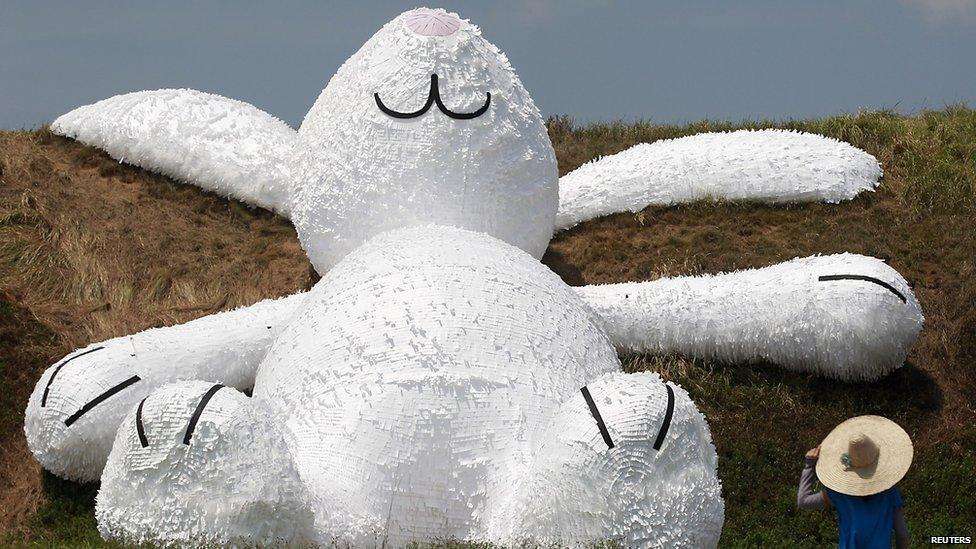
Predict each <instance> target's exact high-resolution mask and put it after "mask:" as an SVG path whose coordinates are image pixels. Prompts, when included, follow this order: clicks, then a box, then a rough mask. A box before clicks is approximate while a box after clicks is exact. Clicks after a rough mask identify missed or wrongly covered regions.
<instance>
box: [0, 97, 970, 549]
mask: <svg viewBox="0 0 976 549" xmlns="http://www.w3.org/2000/svg"><path fill="white" fill-rule="evenodd" d="M760 127H780V128H788V129H795V130H801V131H808V132H815V133H820V134H823V135H828V136H831V137H835V138H838V139H841V140H844V141H848V142H850V143H852V144H853V145H855V146H857V147H860V148H862V149H864V150H867V151H868V152H870V153H871V154H874V155H875V156H876V157H877V158H878V159H879V160H880V161H881V162H882V165H883V167H884V170H885V178H884V182H883V185H882V187H881V188H880V189H879V190H878V192H876V193H871V194H866V195H864V196H862V197H859V198H858V199H857V200H855V201H853V202H850V203H846V204H841V205H835V206H828V205H820V204H809V205H790V206H782V207H770V206H764V205H750V204H741V203H722V204H705V203H697V204H692V205H686V206H680V207H675V208H652V209H648V210H645V211H644V212H641V213H640V214H637V215H631V214H621V215H617V216H612V217H611V218H607V219H603V220H596V221H593V222H590V223H587V224H584V225H583V226H582V227H580V228H578V229H574V230H573V231H569V232H568V233H567V234H563V235H560V236H559V237H558V238H556V239H555V240H554V242H553V245H552V246H551V249H550V252H551V255H550V256H547V257H548V259H547V262H548V264H549V265H550V266H552V267H553V268H554V270H556V271H557V272H559V273H560V275H561V276H563V277H564V278H565V279H566V280H567V281H573V280H575V281H576V282H577V283H584V282H585V283H596V282H615V281H624V280H642V279H647V278H652V277H655V276H661V275H662V274H664V275H672V274H682V273H689V272H690V273H694V272H703V271H716V270H724V269H731V268H740V267H744V266H760V265H765V264H769V263H772V262H776V261H782V260H784V259H788V258H790V257H794V256H796V255H808V254H812V253H834V252H837V251H845V250H849V251H852V252H857V253H865V254H870V255H875V256H878V257H883V258H885V259H886V260H888V261H889V262H890V263H891V264H892V265H893V266H895V267H896V268H897V269H898V270H899V271H900V272H902V274H904V275H905V276H906V278H907V279H908V280H909V281H910V282H911V283H912V284H913V286H914V287H915V291H916V294H917V295H918V296H919V299H920V301H921V303H922V306H923V310H924V311H925V314H926V325H925V328H924V329H923V332H922V336H921V337H920V340H919V343H918V344H917V345H916V347H915V349H914V351H913V352H912V354H911V355H910V357H909V363H908V364H907V365H906V366H905V367H903V368H901V369H899V370H897V371H896V372H895V373H893V374H892V375H891V376H889V377H887V378H885V379H883V380H881V381H878V382H874V383H857V384H846V383H839V382H834V381H830V380H825V379H822V378H818V377H814V376H810V375H806V374H797V373H790V372H786V371H783V370H781V369H779V368H776V367H773V366H751V365H721V364H712V363H705V362H698V361H690V360H687V359H683V358H679V357H663V358H661V357H656V358H655V357H648V356H636V357H626V360H625V368H626V369H627V370H628V371H637V370H644V369H647V370H653V371H658V372H660V373H661V374H662V375H663V376H664V377H665V378H667V379H670V380H673V381H676V382H677V383H679V384H681V385H682V386H683V387H685V388H686V389H687V390H688V391H689V392H690V394H691V396H692V398H693V399H694V400H695V402H696V403H697V405H698V406H699V408H700V409H701V410H702V411H703V413H704V414H705V415H706V418H707V419H708V421H709V425H710V427H711V430H712V434H713V439H714V441H715V445H716V448H717V451H718V455H719V476H720V477H721V479H722V483H723V496H724V498H725V503H726V520H725V526H724V530H723V535H722V542H721V543H722V545H723V546H726V547H745V546H749V547H754V546H773V547H786V546H789V547H797V546H800V547H821V546H825V545H832V544H835V543H836V536H837V534H836V532H837V530H836V528H837V524H836V519H835V517H834V516H833V514H832V513H829V512H813V513H801V512H799V511H797V510H796V508H795V490H796V482H797V480H798V476H799V472H800V468H801V467H802V455H803V453H804V451H805V450H806V449H808V448H809V447H812V446H815V445H816V444H817V443H818V441H819V440H820V439H821V438H822V437H823V436H824V435H825V434H826V433H827V432H828V431H829V429H830V428H831V427H832V426H833V425H835V424H836V423H838V422H840V421H842V420H843V419H845V418H847V417H851V416H854V415H859V414H865V413H872V414H882V415H886V416H888V417H891V418H892V419H894V420H895V421H898V422H899V423H900V424H902V425H903V426H905V427H906V429H907V430H908V431H909V432H910V433H911V434H912V435H913V438H914V440H915V442H916V456H915V462H914V463H913V466H912V468H911V470H910V471H909V474H908V475H907V477H906V478H905V479H904V481H903V482H902V483H901V488H902V492H903V494H904V495H905V498H906V502H907V505H906V515H907V518H908V522H909V528H910V530H911V533H912V536H913V541H914V544H915V545H925V544H926V543H927V539H928V537H929V536H934V535H940V536H948V535H963V536H976V422H974V419H976V413H974V402H976V371H974V367H973V366H974V362H976V282H973V280H974V277H973V275H974V274H976V111H973V110H971V109H968V108H966V107H964V106H951V107H947V108H946V109H944V110H940V111H929V112H923V113H920V114H918V115H917V116H901V115H898V114H895V113H891V112H871V113H861V114H856V115H843V116H835V117H829V118H825V119H820V120H803V121H785V122H776V121H772V122H770V121H763V122H738V123H730V122H720V121H719V122H717V121H703V122H697V123H694V124H689V125H682V126H674V125H659V124H653V123H649V122H638V123H606V124H593V125H588V126H583V127H578V126H576V125H575V124H574V123H573V122H572V120H571V119H569V118H566V117H558V118H553V119H551V120H550V121H549V128H550V134H551V136H552V138H553V143H554V146H555V148H556V152H557V157H558V158H559V162H560V172H561V173H566V172H568V171H570V170H572V169H574V168H575V167H577V166H579V165H580V164H581V163H583V162H586V161H588V160H590V159H592V158H594V157H596V156H599V155H605V154H612V153H614V152H618V151H620V150H623V149H625V148H627V147H629V146H631V145H633V144H636V143H638V142H643V141H653V140H657V139H666V138H674V137H680V136H684V135H690V134H694V133H699V132H703V131H727V130H734V129H739V128H760ZM37 139H38V140H39V141H41V142H42V147H48V148H47V149H44V150H45V151H47V153H45V154H54V152H53V151H54V150H55V148H57V147H67V146H68V145H66V144H64V143H62V142H60V141H58V140H57V139H56V138H52V137H50V136H45V135H43V132H42V134H41V135H38V136H37ZM45 140H47V141H48V142H47V143H43V141H45ZM72 151H73V152H72V153H71V154H73V155H75V156H79V155H80V156H83V157H85V159H86V160H85V162H88V163H91V164H92V165H96V166H99V167H98V170H101V171H105V172H106V173H104V174H102V173H101V172H99V174H100V176H104V177H120V176H119V175H118V174H117V173H115V172H113V171H112V169H109V167H107V166H108V163H110V162H109V161H107V160H104V158H103V157H101V156H99V155H98V154H96V153H93V152H91V151H88V150H87V149H85V150H81V149H78V150H75V149H72ZM0 152H2V151H0ZM100 162H101V164H99V163H100ZM7 168H9V166H7ZM3 169H4V166H2V165H0V173H2V170H3ZM113 169H114V168H113ZM9 171H11V170H8V172H9ZM121 173H122V176H121V177H124V178H128V179H127V181H135V182H138V181H139V180H140V177H141V176H140V175H139V172H138V170H134V169H130V168H125V169H124V170H121ZM167 185H168V184H165V183H163V184H153V185H150V186H149V188H150V192H149V194H148V196H150V197H157V198H158V199H159V200H165V204H162V205H161V206H159V207H172V206H173V204H176V203H187V204H190V207H189V210H191V211H193V212H197V213H199V215H201V216H204V215H210V216H214V215H217V214H219V211H218V210H220V208H224V209H226V211H227V215H228V216H230V218H232V222H230V223H228V225H227V226H228V227H234V229H233V231H240V235H245V234H248V235H253V234H254V230H253V229H249V228H248V226H247V225H246V223H257V222H261V223H265V225H263V227H266V229H262V233H261V238H264V239H265V241H264V242H265V243H267V242H277V241H282V240H284V239H292V238H294V235H293V233H292V232H290V231H289V230H288V229H287V227H286V226H284V224H282V226H279V225H275V224H274V223H273V222H272V221H267V220H257V221H254V220H251V219H250V217H249V216H252V215H254V214H252V213H250V212H249V211H246V210H242V209H240V208H239V206H238V205H236V204H232V203H226V202H224V203H222V204H223V205H221V202H220V201H217V200H214V199H210V198H201V197H205V195H203V194H202V193H196V192H195V191H192V190H182V189H181V190H179V191H178V192H174V191H168V190H166V189H167V188H168V187H167ZM0 190H2V188H0ZM37 192H39V191H37ZM37 199H38V200H41V198H40V196H38V197H37ZM41 201H42V202H43V200H41ZM194 201H195V202H194ZM0 206H3V204H0ZM51 208H52V207H48V210H50V209H51ZM235 208H236V209H235ZM10 210H11V211H14V210H15V211H17V212H19V213H17V215H15V216H13V217H7V218H5V220H4V221H3V222H2V223H0V232H2V231H8V232H6V233H3V234H8V235H13V234H16V235H21V234H22V233H23V232H24V231H27V230H28V229H29V230H33V229H31V228H30V227H27V226H28V225H30V223H34V222H35V221H36V220H35V221H31V219H34V218H33V217H31V215H33V214H31V215H27V214H25V213H24V212H23V211H22V210H23V208H21V209H17V208H10ZM28 210H30V208H28ZM42 210H43V211H42ZM48 210H44V209H43V208H41V207H38V210H37V211H38V212H41V213H42V214H43V215H40V214H39V215H40V217H39V219H41V220H46V219H50V218H51V215H53V214H51V212H49V211H48ZM237 210H241V211H237ZM30 211H33V210H30ZM215 212H216V213H215ZM0 213H2V212H0ZM221 215H223V214H221ZM18 216H19V217H18ZM242 219H243V220H244V222H242V221H241V220H242ZM45 223H46V221H45ZM4 224H6V225H4ZM25 224H26V225H25ZM24 227H27V229H25V228H24ZM82 229H84V227H82ZM79 230H80V229H79ZM227 231H228V233H227V234H228V235H229V236H228V238H227V239H226V241H227V242H228V243H230V242H233V241H234V238H237V237H238V236H239V235H238V233H233V232H231V231H232V230H231V229H230V228H228V229H227ZM235 235H238V236H235ZM231 237H234V238H231ZM250 237H251V236H249V238H250ZM17 238H18V239H20V240H16V241H15V240H14V239H13V238H11V239H10V240H9V242H8V244H6V245H5V247H6V249H7V250H8V251H9V253H6V254H5V255H4V261H5V263H2V264H0V268H3V269H6V270H7V271H8V272H7V274H6V275H5V276H3V277H0V281H4V284H5V286H4V287H2V288H0V290H3V291H14V290H12V289H11V288H14V286H16V284H15V283H14V282H16V277H17V276H18V274H17V273H18V272H21V271H20V270H19V269H22V268H23V270H24V272H27V271H30V269H28V268H26V267H24V266H23V265H22V264H23V263H24V262H26V261H38V262H43V261H50V258H46V257H42V256H43V254H42V253H41V252H40V251H39V250H40V249H41V248H39V247H37V246H35V245H33V244H32V243H31V241H30V240H29V239H21V237H20V236H18V237H17ZM161 238H167V239H173V242H174V244H172V245H167V246H175V245H176V243H178V242H179V238H180V235H179V233H178V232H174V233H169V234H166V235H161ZM241 238H242V237H241ZM258 244H261V243H258ZM227 245H228V246H229V245H230V244H227ZM254 245H257V244H254ZM261 246H263V244H261ZM262 249H263V248H262ZM161 250H162V251H161V253H163V252H166V251H167V250H171V248H167V247H162V248H161ZM173 253H175V252H173ZM179 253H186V252H182V251H181V252H179ZM228 253H236V251H235V250H234V249H230V250H228ZM276 253H278V252H276ZM289 253H291V252H289ZM294 253H300V250H299V251H297V252H294ZM282 254H285V252H280V253H279V254H278V256H275V257H272V258H271V259H269V260H268V261H272V260H274V261H280V260H281V259H280V257H279V256H281V255H282ZM93 261H94V260H93ZM121 261H126V258H122V259H121ZM68 263H70V262H67V263H65V262H61V263H58V265H61V267H59V268H69V267H64V265H65V264H68ZM190 263H192V258H191V262H190ZM52 264H53V263H52ZM193 268H194V265H192V264H190V265H189V266H187V267H185V268H183V270H184V271H185V273H184V275H183V278H182V279H181V282H182V283H193V282H194V280H195V279H194V278H193V277H199V278H200V279H202V278H203V277H204V275H206V273H204V274H202V275H201V274H199V273H196V272H195V271H192V269H193ZM30 272H31V273H33V274H32V277H33V278H31V283H30V284H26V285H25V287H26V286H30V285H34V286H38V285H39V284H37V283H36V280H37V279H36V276H37V271H36V270H35V271H30ZM255 272H260V269H255ZM0 274H3V273H0ZM296 276H297V275H296ZM79 279H82V280H84V279H87V278H85V277H83V276H80V275H79ZM297 279H298V278H296V280H297ZM239 283H241V284H247V281H246V280H243V281H240V282H239ZM14 289H16V288H14ZM105 289H106V291H108V290H111V288H110V287H108V286H106V288H105ZM17 291H20V292H27V291H28V290H26V289H23V288H21V289H18V290H17ZM159 294H160V296H161V297H160V300H162V299H163V298H164V297H163V296H164V294H165V292H159ZM2 295H3V294H2V293H0V296H2ZM200 299H203V298H202V297H201V298H200ZM25 301H26V299H25ZM80 303H81V304H82V305H83V304H84V302H80ZM95 304H96V305H97V304H98V303H95ZM0 305H3V302H2V300H0ZM181 305H182V303H181ZM79 306H81V305H79ZM41 309H42V308H40V307H34V308H33V309H31V310H30V311H25V310H21V309H17V308H13V307H10V306H0V327H3V328H4V329H6V330H7V331H6V332H3V333H4V334H5V335H6V334H13V333H15V332H16V335H17V337H15V338H6V337H5V338H4V343H3V344H2V345H0V351H3V354H0V372H3V373H4V378H3V379H4V383H6V384H7V385H8V387H9V386H13V385H15V384H30V385H33V382H34V380H35V379H36V376H37V375H38V373H39V371H40V370H39V369H38V368H42V367H43V364H42V363H46V362H45V361H49V360H50V359H52V358H55V357H56V356H58V352H59V350H60V351H63V350H64V349H63V346H62V347H59V343H57V341H55V340H56V339H57V337H58V336H60V335H62V334H61V333H60V331H59V329H56V327H49V326H48V324H52V323H51V322H49V321H48V320H47V319H48V318H51V315H50V314H49V313H47V312H44V311H41ZM37 311H41V312H43V313H44V314H40V313H38V312H37ZM113 311H114V309H113ZM31 313H33V314H31ZM98 314H103V315H105V317H106V318H108V316H109V315H111V314H113V313H112V311H106V312H100V313H98ZM39 319H40V320H39ZM144 320H145V322H147V323H152V322H158V321H159V319H158V318H156V317H153V316H150V315H147V318H146V319H144ZM105 322H106V324H107V325H108V324H109V320H105ZM15 328H16V329H15ZM92 333H98V332H96V331H94V329H92ZM28 350H29V351H30V352H28ZM4 357H6V358H4ZM14 370H17V371H18V372H19V371H26V372H30V375H25V374H17V375H14V373H15V372H14ZM15 393H16V392H12V393H10V394H15ZM10 394H7V395H0V407H2V408H3V409H2V410H0V425H2V426H4V427H5V429H4V431H3V432H5V433H7V432H10V429H11V428H12V427H11V426H12V425H14V426H15V425H19V423H20V422H22V410H23V404H22V402H20V401H19V400H18V399H20V398H22V396H17V397H16V398H14V397H13V396H10ZM16 394H21V393H16ZM28 459H29V458H28ZM95 491H96V487H95V485H77V484H74V483H71V482H66V481H60V480H58V479H56V478H54V477H52V476H50V475H44V477H43V493H44V496H45V499H44V501H43V502H42V503H41V504H40V507H39V508H38V510H37V512H36V513H35V514H34V515H33V517H32V518H30V519H29V521H28V523H27V524H25V525H22V527H21V528H20V529H19V530H18V531H15V532H13V533H8V534H6V537H3V535H0V542H2V544H3V545H10V544H16V545H26V546H36V547H48V546H80V547H87V546H103V545H104V544H103V542H101V540H100V538H99V537H98V534H97V531H96V530H95V521H94V513H93V501H94V494H95ZM438 546H439V547H451V548H461V547H465V548H469V547H486V546H483V545H475V544H464V543H459V542H453V541H447V542H444V543H442V544H440V545H438Z"/></svg>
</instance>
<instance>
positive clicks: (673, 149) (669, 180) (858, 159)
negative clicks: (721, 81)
mask: <svg viewBox="0 0 976 549" xmlns="http://www.w3.org/2000/svg"><path fill="white" fill-rule="evenodd" d="M880 179H881V165H880V164H878V160H877V159H876V158H875V157H873V156H871V155H870V154H868V153H866V152H864V151H862V150H861V149H858V148H856V147H853V146H851V145H850V144H848V143H844V142H842V141H837V140H836V139H831V138H828V137H823V136H821V135H816V134H812V133H801V132H794V131H786V130H739V131H734V132H722V133H702V134H698V135H692V136H689V137H682V138H680V139H667V140H661V141H655V142H653V143H641V144H639V145H635V146H633V147H631V148H630V149H627V150H625V151H623V152H620V153H617V154H614V155H611V156H607V157H604V158H599V159H597V160H594V161H592V162H589V163H587V164H584V165H582V166H580V167H579V168H578V169H577V170H575V171H573V172H570V173H568V174H566V175H565V176H563V177H562V178H561V179H560V180H559V213H557V214H556V227H555V229H556V230H557V231H561V230H563V229H568V228H570V227H572V226H573V225H576V224H578V223H582V222H584V221H587V220H589V219H594V218H596V217H602V216H605V215H610V214H613V213H617V212H634V213H636V212H639V211H641V210H643V209H644V208H646V207H647V206H653V205H657V206H670V205H674V204H682V203H687V202H694V201H696V200H747V201H758V202H768V203H787V202H815V201H823V202H831V203H833V202H841V201H844V200H850V199H852V198H854V197H855V196H857V195H858V194H860V193H861V192H863V191H871V190H874V188H875V187H877V186H878V180H880Z"/></svg>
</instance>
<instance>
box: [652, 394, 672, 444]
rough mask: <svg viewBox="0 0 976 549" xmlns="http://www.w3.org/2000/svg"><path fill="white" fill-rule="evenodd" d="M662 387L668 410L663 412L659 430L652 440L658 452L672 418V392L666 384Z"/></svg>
mask: <svg viewBox="0 0 976 549" xmlns="http://www.w3.org/2000/svg"><path fill="white" fill-rule="evenodd" d="M664 387H665V388H666V389H667V390H668V408H667V410H665V411H664V421H662V422H661V429H660V430H659V431H658V432H657V438H656V439H654V449H655V450H660V449H661V445H663V444H664V439H665V437H667V436H668V429H669V428H670V427H671V418H672V417H673V416H674V391H673V390H672V389H671V386H670V385H668V384H667V383H665V384H664Z"/></svg>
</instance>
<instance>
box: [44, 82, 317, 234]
mask: <svg viewBox="0 0 976 549" xmlns="http://www.w3.org/2000/svg"><path fill="white" fill-rule="evenodd" d="M51 130H52V131H53V132H54V133H56V134H58V135H63V136H65V137H71V138H74V139H77V140H78V141H81V142H82V143H84V144H86V145H91V146H93V147H97V148H99V149H102V150H104V151H105V152H107V153H108V154H109V155H111V156H112V157H113V158H116V159H118V160H119V161H121V162H126V163H128V164H133V165H135V166H139V167H141V168H145V169H147V170H150V171H154V172H157V173H161V174H163V175H167V176H169V177H172V178H174V179H177V180H179V181H182V182H184V183H188V184H190V185H195V186H197V187H200V188H202V189H205V190H208V191H212V192H215V193H217V194H220V195H222V196H225V197H227V198H233V199H237V200H240V201H242V202H245V203H247V204H249V205H252V206H259V207H262V208H266V209H269V210H272V211H274V212H277V213H279V214H281V215H284V216H286V217H287V216H288V215H289V205H290V199H289V192H290V188H291V170H292V169H293V166H294V154H295V145H296V142H297V135H298V134H297V133H296V132H295V130H293V129H291V128H290V127H288V125H287V124H285V123H284V122H282V121H281V120H278V119H277V118H275V117H273V116H271V115H270V114H268V113H266V112H264V111H262V110H260V109H258V108H257V107H255V106H253V105H250V104H248V103H244V102H242V101H236V100H234V99H228V98H226V97H221V96H219V95H213V94H209V93H204V92H199V91H195V90H186V89H184V90H154V91H141V92H135V93H128V94H125V95H117V96H115V97H110V98H108V99H105V100H103V101H99V102H98V103H94V104H92V105H86V106H84V107H79V108H77V109H75V110H73V111H71V112H69V113H67V114H65V115H62V116H61V117H60V118H58V119H57V120H55V121H54V123H53V124H51Z"/></svg>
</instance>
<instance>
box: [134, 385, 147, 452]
mask: <svg viewBox="0 0 976 549" xmlns="http://www.w3.org/2000/svg"><path fill="white" fill-rule="evenodd" d="M146 398H149V397H146ZM146 398H144V399H142V400H140V401H139V407H138V408H136V434H137V435H139V444H141V445H142V447H143V448H145V447H146V446H149V439H147V438H146V429H145V427H143V425H142V405H143V404H145V403H146Z"/></svg>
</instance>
